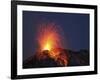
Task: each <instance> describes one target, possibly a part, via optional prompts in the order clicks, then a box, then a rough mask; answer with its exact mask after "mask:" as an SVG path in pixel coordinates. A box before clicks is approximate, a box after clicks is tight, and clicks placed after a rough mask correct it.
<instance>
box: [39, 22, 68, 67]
mask: <svg viewBox="0 0 100 80" xmlns="http://www.w3.org/2000/svg"><path fill="white" fill-rule="evenodd" d="M61 32H62V30H61V28H60V27H59V26H58V25H56V24H54V23H44V24H43V23H42V24H41V25H39V28H38V32H37V33H38V34H37V41H38V44H39V47H40V51H41V52H42V51H45V50H48V51H49V52H47V53H48V55H49V56H50V57H51V58H53V59H54V60H55V61H58V63H59V64H63V65H64V66H66V65H67V63H68V61H67V57H66V56H65V55H64V54H61V53H60V50H59V49H57V48H63V46H64V44H65V43H64V42H63V41H64V38H63V34H62V33H61ZM40 55H43V54H42V53H41V54H40ZM42 58H43V57H42Z"/></svg>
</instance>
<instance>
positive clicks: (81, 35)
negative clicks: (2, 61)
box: [23, 11, 89, 59]
mask: <svg viewBox="0 0 100 80" xmlns="http://www.w3.org/2000/svg"><path fill="white" fill-rule="evenodd" d="M40 22H43V23H44V22H54V23H56V24H58V25H60V27H61V28H62V30H63V31H64V34H65V37H66V39H67V42H68V49H71V50H80V49H89V14H75V13H51V12H34V11H23V58H24V59H26V58H28V57H29V56H31V55H33V54H34V53H35V51H36V48H37V46H36V45H37V43H36V41H35V37H36V35H35V33H36V28H37V24H39V23H40Z"/></svg>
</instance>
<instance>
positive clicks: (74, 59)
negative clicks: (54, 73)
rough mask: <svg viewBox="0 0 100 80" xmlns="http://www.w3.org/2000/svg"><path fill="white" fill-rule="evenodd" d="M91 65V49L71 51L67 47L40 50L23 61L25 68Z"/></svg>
mask: <svg viewBox="0 0 100 80" xmlns="http://www.w3.org/2000/svg"><path fill="white" fill-rule="evenodd" d="M86 65H89V51H87V50H80V51H71V50H67V49H61V48H58V49H53V50H52V51H49V50H44V51H40V52H39V51H38V52H36V53H35V54H34V55H33V56H31V57H29V58H28V59H26V60H24V61H23V68H44V67H64V66H86Z"/></svg>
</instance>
